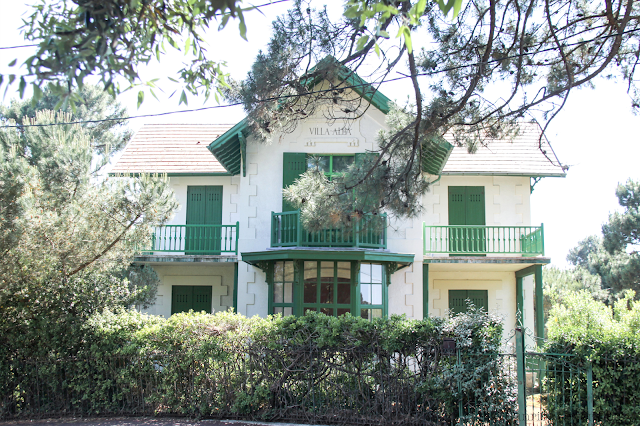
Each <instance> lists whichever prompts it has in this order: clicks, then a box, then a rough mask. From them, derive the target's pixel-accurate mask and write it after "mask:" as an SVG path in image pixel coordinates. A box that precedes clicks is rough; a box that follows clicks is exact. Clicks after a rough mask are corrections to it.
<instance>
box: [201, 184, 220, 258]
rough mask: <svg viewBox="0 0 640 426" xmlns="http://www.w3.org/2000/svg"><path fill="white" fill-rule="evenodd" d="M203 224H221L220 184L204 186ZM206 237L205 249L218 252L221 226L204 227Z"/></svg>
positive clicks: (214, 252)
mask: <svg viewBox="0 0 640 426" xmlns="http://www.w3.org/2000/svg"><path fill="white" fill-rule="evenodd" d="M205 195H206V200H205V222H204V223H205V224H207V225H222V186H207V187H205ZM203 234H204V235H205V237H206V240H205V250H211V252H210V254H220V247H221V244H222V229H221V228H206V230H205V232H204V233H203Z"/></svg>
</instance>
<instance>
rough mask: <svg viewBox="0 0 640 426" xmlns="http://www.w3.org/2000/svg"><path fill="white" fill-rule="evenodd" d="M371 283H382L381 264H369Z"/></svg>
mask: <svg viewBox="0 0 640 426" xmlns="http://www.w3.org/2000/svg"><path fill="white" fill-rule="evenodd" d="M369 282H372V283H382V265H371V281H369Z"/></svg>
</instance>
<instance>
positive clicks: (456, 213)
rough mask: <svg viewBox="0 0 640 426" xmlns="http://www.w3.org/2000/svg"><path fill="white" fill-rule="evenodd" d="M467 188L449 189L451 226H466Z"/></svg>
mask: <svg viewBox="0 0 640 426" xmlns="http://www.w3.org/2000/svg"><path fill="white" fill-rule="evenodd" d="M465 195H466V187H465V186H450V187H449V225H466V224H467V219H466V202H465V201H466V197H465Z"/></svg>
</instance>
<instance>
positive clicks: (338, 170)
mask: <svg viewBox="0 0 640 426" xmlns="http://www.w3.org/2000/svg"><path fill="white" fill-rule="evenodd" d="M355 158H356V157H355V155H353V154H352V155H337V154H336V155H308V156H307V169H313V168H316V167H317V168H318V169H319V170H320V171H322V172H324V174H325V176H327V177H328V178H329V180H331V179H333V178H334V177H336V176H342V174H343V173H344V172H345V171H346V170H347V168H348V167H349V166H350V165H351V164H353V162H354V161H355Z"/></svg>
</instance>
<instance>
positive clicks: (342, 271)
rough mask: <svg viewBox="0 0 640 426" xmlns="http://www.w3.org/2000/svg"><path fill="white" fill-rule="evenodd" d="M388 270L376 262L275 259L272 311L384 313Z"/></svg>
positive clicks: (271, 277) (271, 279)
mask: <svg viewBox="0 0 640 426" xmlns="http://www.w3.org/2000/svg"><path fill="white" fill-rule="evenodd" d="M296 262H298V263H297V265H296ZM384 274H385V269H384V267H383V265H381V264H375V263H358V262H341V261H276V262H273V263H272V264H271V266H270V267H269V276H268V281H269V287H270V289H269V290H270V291H269V304H270V312H269V313H270V314H282V315H284V316H287V315H304V314H305V313H306V312H309V311H316V312H322V313H324V314H325V315H331V316H340V315H344V314H346V313H350V314H351V315H354V316H358V315H359V316H362V317H363V318H365V319H369V320H371V319H373V318H381V317H384V316H386V312H387V288H386V285H385V284H384V283H385V282H386V281H385V275H384ZM296 275H298V276H297V277H296Z"/></svg>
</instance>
